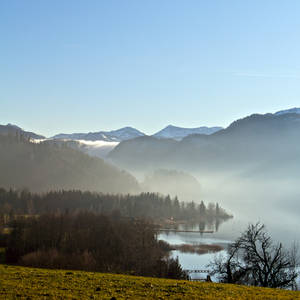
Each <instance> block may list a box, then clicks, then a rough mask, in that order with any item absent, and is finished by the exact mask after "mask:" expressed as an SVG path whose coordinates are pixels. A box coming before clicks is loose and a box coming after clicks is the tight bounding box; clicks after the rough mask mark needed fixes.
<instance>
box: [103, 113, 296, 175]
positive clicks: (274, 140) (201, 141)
mask: <svg viewBox="0 0 300 300" xmlns="http://www.w3.org/2000/svg"><path fill="white" fill-rule="evenodd" d="M298 153H300V115H299V114H282V115H273V114H265V115H259V114H254V115H251V116H248V117H246V118H243V119H240V120H237V121H235V122H233V123H232V124H231V125H230V126H228V127H227V128H226V129H223V130H220V131H218V132H216V133H213V134H211V135H197V134H195V135H190V136H188V137H185V138H184V139H182V141H179V142H175V143H172V144H168V142H167V141H165V140H159V142H158V140H157V139H148V140H147V143H145V141H144V140H140V139H134V140H131V141H127V142H126V143H120V144H119V145H118V146H117V147H116V148H115V149H114V150H112V151H111V152H110V154H109V157H110V158H111V159H112V160H113V161H115V162H117V163H118V164H120V165H121V166H122V167H126V168H129V169H131V170H132V169H135V168H137V169H143V168H147V167H148V166H152V167H153V168H161V167H167V168H174V169H176V168H177V169H182V170H189V171H190V170H193V171H205V170H206V171H207V170H209V171H213V170H215V171H217V170H224V169H229V168H235V167H237V168H240V167H242V168H244V167H248V166H251V165H252V164H259V163H263V162H265V161H276V162H277V165H278V166H279V165H280V164H284V161H285V160H286V159H288V158H289V157H298V156H297V154H298ZM298 160H299V158H298Z"/></svg>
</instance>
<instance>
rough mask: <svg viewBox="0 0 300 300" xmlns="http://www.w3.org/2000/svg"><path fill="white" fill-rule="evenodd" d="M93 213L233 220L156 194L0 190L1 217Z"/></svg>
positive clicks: (219, 211) (220, 211) (211, 207)
mask: <svg viewBox="0 0 300 300" xmlns="http://www.w3.org/2000/svg"><path fill="white" fill-rule="evenodd" d="M79 211H90V212H93V213H97V214H111V213H114V214H115V215H121V216H123V217H130V218H140V217H143V218H146V219H153V220H162V219H168V218H172V219H173V220H187V221H192V220H195V221H206V220H211V219H219V220H222V219H223V220H224V219H227V218H229V217H230V215H229V214H228V213H226V211H225V210H224V209H223V208H221V207H220V206H219V204H218V203H217V204H213V203H209V204H208V205H205V204H204V202H203V201H201V203H200V204H196V203H195V202H187V203H185V202H180V201H179V200H178V198H177V197H174V198H171V197H170V196H162V195H160V194H157V193H141V194H138V195H130V194H127V195H121V194H102V193H91V192H82V191H76V190H74V191H53V192H48V193H43V194H37V193H31V192H29V191H28V190H21V191H15V190H12V189H10V190H5V189H3V188H1V189H0V216H2V223H3V221H4V220H3V219H4V218H9V216H14V215H40V214H43V213H50V212H51V213H63V212H79Z"/></svg>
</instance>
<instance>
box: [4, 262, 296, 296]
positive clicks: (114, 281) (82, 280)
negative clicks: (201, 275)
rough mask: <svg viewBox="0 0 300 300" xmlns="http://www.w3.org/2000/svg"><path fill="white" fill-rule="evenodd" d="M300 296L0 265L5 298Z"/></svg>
mask: <svg viewBox="0 0 300 300" xmlns="http://www.w3.org/2000/svg"><path fill="white" fill-rule="evenodd" d="M112 297H115V298H116V299H220V300H223V299H261V300H267V299H300V292H293V291H285V290H276V289H268V288H254V287H246V286H239V285H229V284H217V283H198V282H188V281H178V280H169V279H157V278H146V277H135V276H126V275H114V274H102V273H92V272H83V271H66V270H47V269H36V268H24V267H17V266H7V265H0V298H1V299H48V298H52V299H111V298H112Z"/></svg>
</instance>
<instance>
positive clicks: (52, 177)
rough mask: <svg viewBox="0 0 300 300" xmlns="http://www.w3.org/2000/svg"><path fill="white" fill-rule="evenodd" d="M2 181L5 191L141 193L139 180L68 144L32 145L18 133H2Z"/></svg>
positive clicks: (0, 142) (0, 175)
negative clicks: (60, 190) (68, 190)
mask: <svg viewBox="0 0 300 300" xmlns="http://www.w3.org/2000/svg"><path fill="white" fill-rule="evenodd" d="M0 182H1V186H2V187H5V188H10V187H13V188H24V187H27V188H29V189H30V190H32V191H37V192H42V191H44V192H45V191H49V190H59V189H74V188H76V189H81V190H90V191H99V192H100V191H101V192H114V193H124V192H125V193H127V192H137V191H139V185H138V183H137V181H136V179H135V178H134V177H133V176H131V175H130V174H129V173H127V172H125V171H121V170H119V169H118V168H116V167H114V166H112V165H110V164H108V163H106V162H104V161H103V160H102V159H100V158H95V157H90V156H89V155H87V154H84V153H82V152H80V151H79V150H75V149H72V148H71V147H69V146H68V145H66V144H65V143H62V142H60V143H55V142H53V141H44V142H42V143H39V144H37V143H32V142H30V137H28V136H26V135H22V134H20V133H18V132H16V133H15V135H13V134H7V135H1V134H0Z"/></svg>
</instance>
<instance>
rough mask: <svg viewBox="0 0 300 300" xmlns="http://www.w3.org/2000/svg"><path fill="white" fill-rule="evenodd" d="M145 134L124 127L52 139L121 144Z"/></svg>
mask: <svg viewBox="0 0 300 300" xmlns="http://www.w3.org/2000/svg"><path fill="white" fill-rule="evenodd" d="M144 135H145V134H144V133H143V132H141V131H139V130H137V129H135V128H132V127H124V128H121V129H118V130H112V131H99V132H89V133H72V134H65V133H61V134H57V135H55V136H53V137H52V138H51V139H59V140H61V139H65V140H66V139H67V140H86V141H106V142H121V141H126V140H130V139H134V138H137V137H139V136H144Z"/></svg>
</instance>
